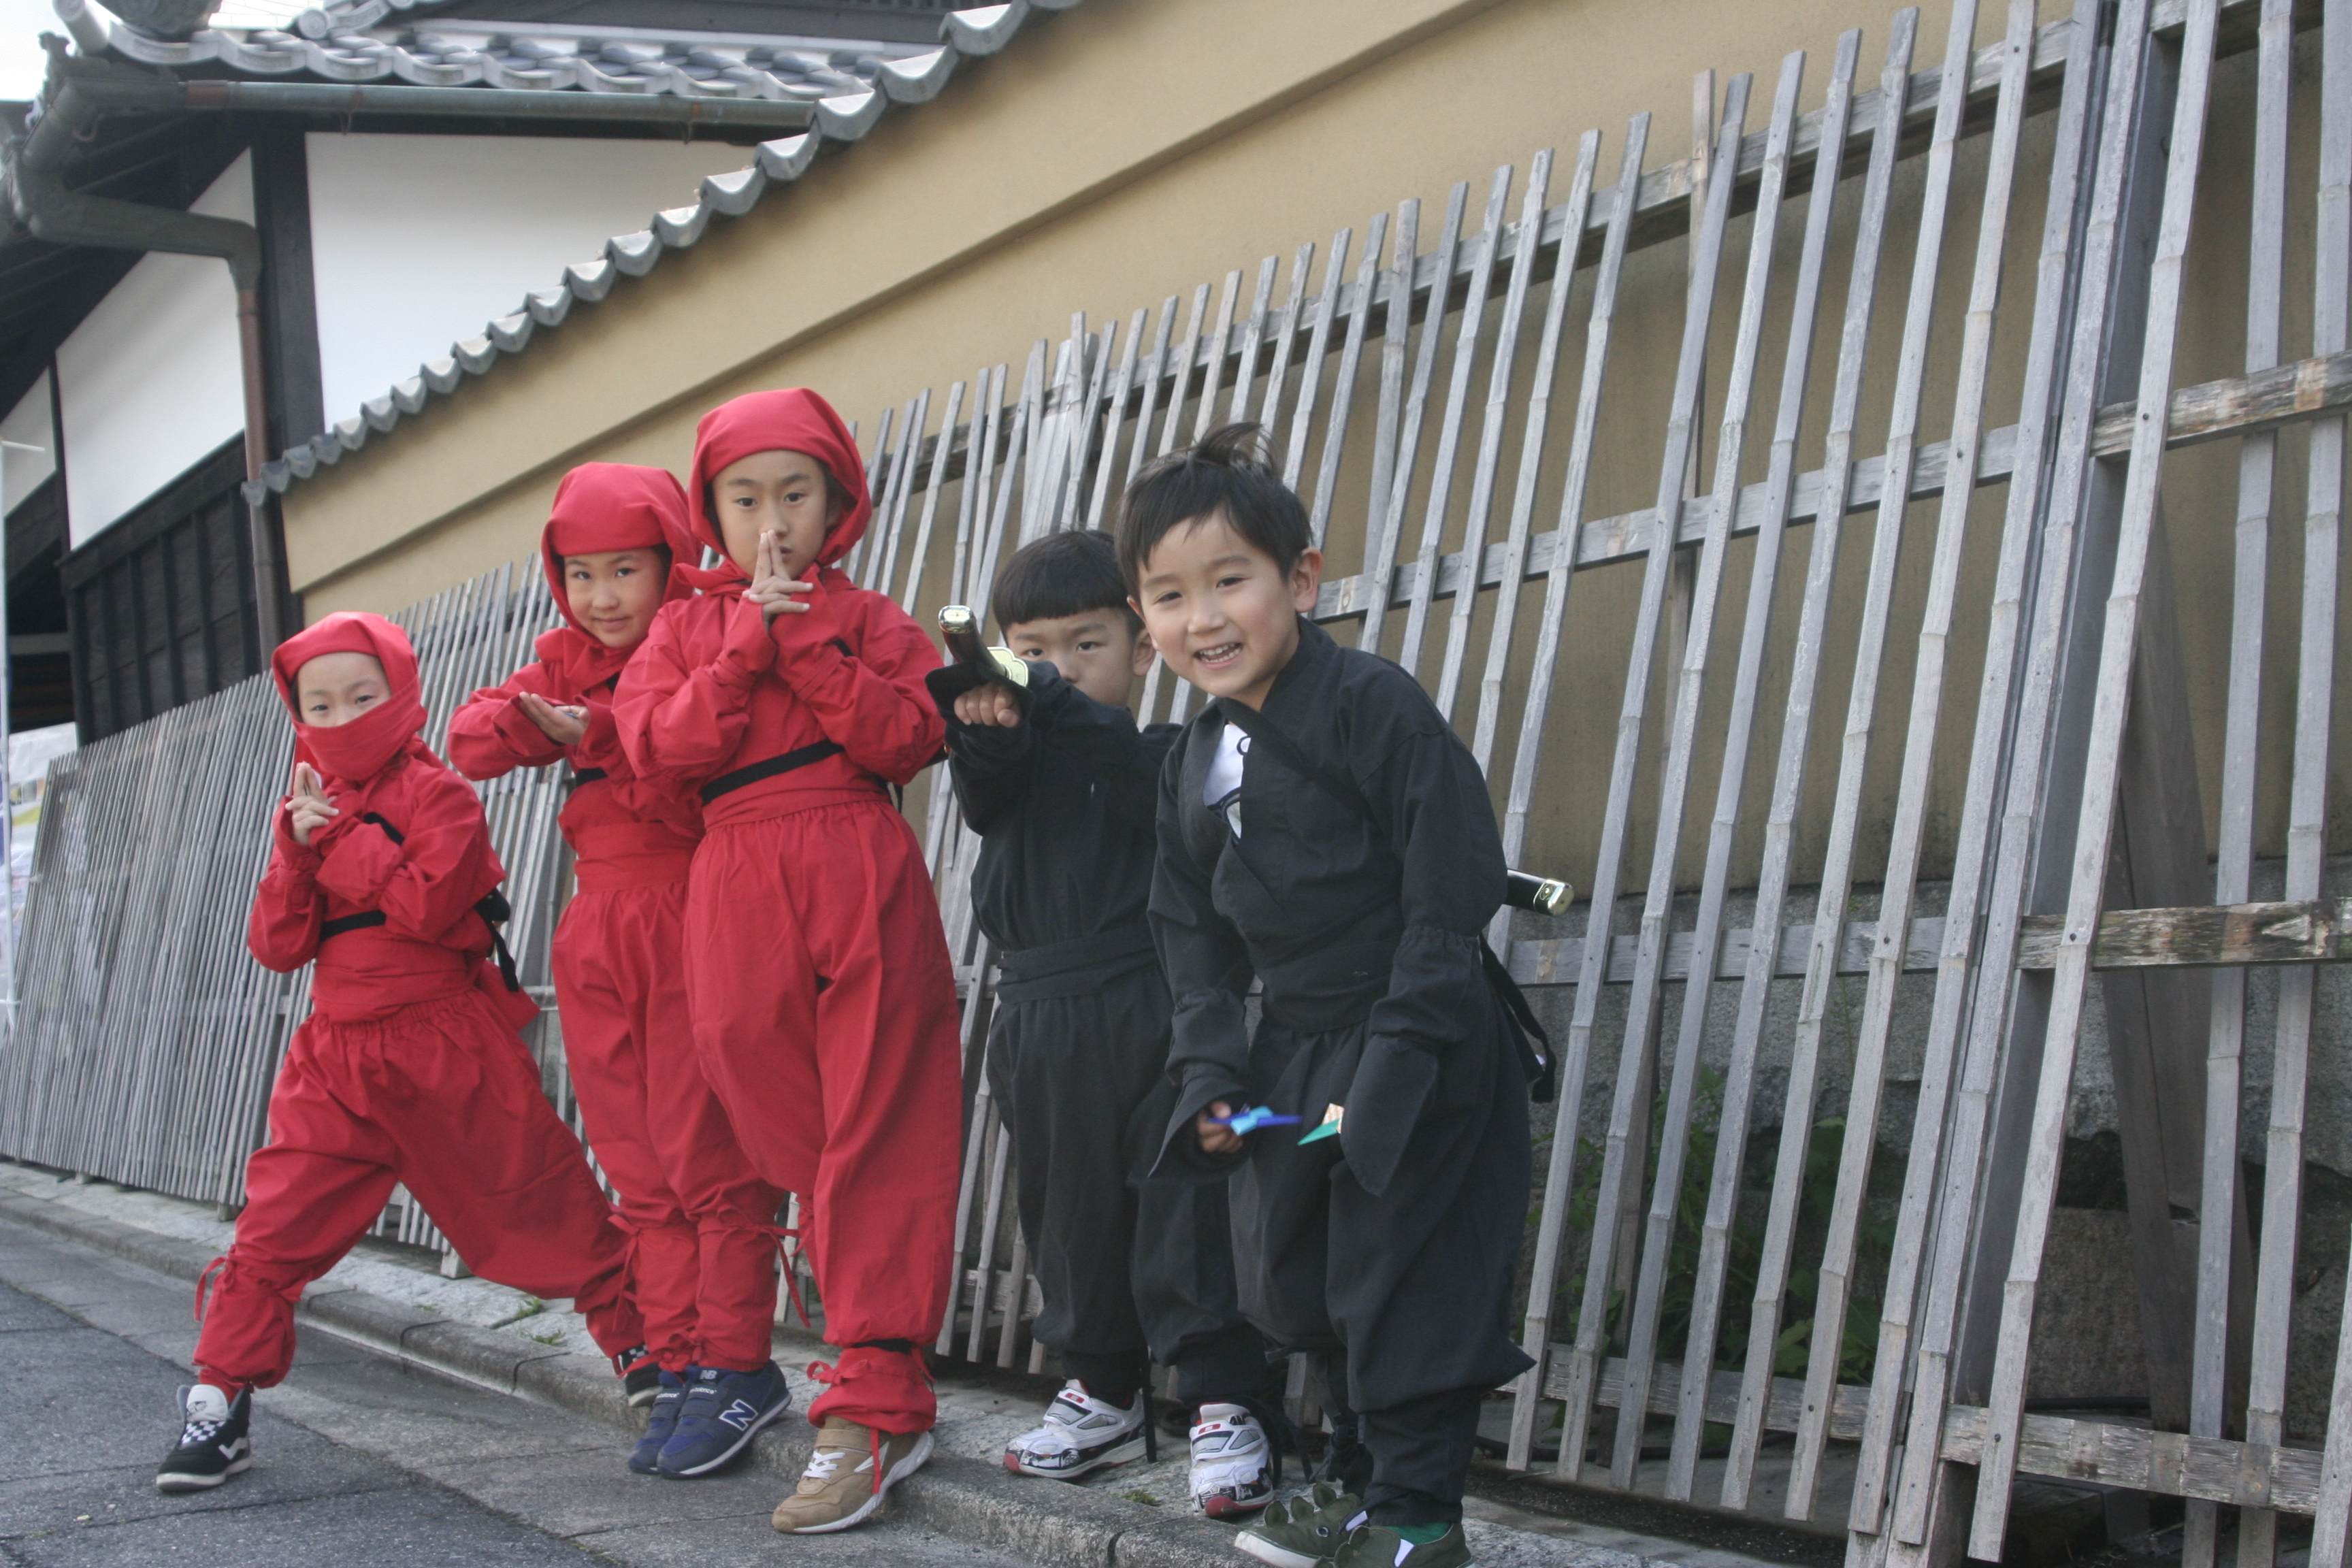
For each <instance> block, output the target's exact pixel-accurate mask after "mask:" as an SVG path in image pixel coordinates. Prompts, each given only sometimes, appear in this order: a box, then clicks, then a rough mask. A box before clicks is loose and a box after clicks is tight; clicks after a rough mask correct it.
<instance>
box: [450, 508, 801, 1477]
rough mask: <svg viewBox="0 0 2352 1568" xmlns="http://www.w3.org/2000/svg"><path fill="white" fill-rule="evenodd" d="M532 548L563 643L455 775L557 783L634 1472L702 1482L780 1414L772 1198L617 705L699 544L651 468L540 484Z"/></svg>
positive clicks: (578, 1024)
mask: <svg viewBox="0 0 2352 1568" xmlns="http://www.w3.org/2000/svg"><path fill="white" fill-rule="evenodd" d="M540 549H541V555H542V557H543V558H544V562H545V565H546V568H547V581H548V584H549V586H550V587H551V588H552V589H553V590H554V592H555V603H556V607H557V608H558V609H559V610H561V611H562V615H563V618H564V620H565V621H566V622H567V623H569V624H568V625H565V626H558V627H557V628H556V629H554V630H553V631H551V632H549V633H547V634H546V635H545V636H543V637H541V638H540V639H539V642H538V644H537V646H536V647H535V648H534V650H533V651H534V652H536V653H537V654H538V656H539V657H538V658H537V659H536V660H535V661H534V662H532V663H530V664H527V665H525V666H524V667H523V668H521V669H520V670H517V671H516V672H515V674H514V676H513V677H512V678H511V679H509V680H508V681H507V682H506V684H505V685H503V686H493V687H488V688H485V689H482V690H479V691H477V692H475V693H474V694H473V695H472V696H470V697H468V698H467V699H466V700H465V703H464V704H463V706H461V707H460V708H459V709H458V710H457V716H456V717H455V718H454V719H452V720H451V721H450V723H449V760H450V762H451V763H454V764H455V765H456V766H457V771H458V772H459V773H464V774H465V775H466V776H467V778H471V779H488V778H496V777H498V776H499V775H500V774H502V773H509V772H511V771H512V770H513V769H515V768H518V767H526V768H536V767H547V766H550V765H552V764H554V763H562V762H566V761H569V762H570V763H571V764H572V770H573V772H572V792H571V795H570V796H569V797H568V798H567V799H566V800H565V802H564V805H563V815H562V822H561V826H562V830H563V837H564V840H565V841H566V842H567V843H569V844H570V845H571V846H572V855H573V862H572V872H573V877H574V879H575V882H576V885H577V891H576V892H575V893H574V894H573V896H572V901H571V902H570V903H569V904H567V905H566V906H565V907H564V911H563V921H562V925H560V926H559V927H558V928H557V929H556V932H555V952H554V969H555V991H556V995H557V996H558V997H559V998H560V999H561V1001H562V1018H563V1050H564V1055H565V1056H566V1058H569V1060H570V1062H571V1065H572V1089H573V1091H574V1092H575V1093H576V1094H577V1095H578V1096H579V1098H580V1114H581V1118H582V1120H583V1121H584V1122H585V1123H586V1125H587V1133H588V1142H589V1144H590V1146H591V1147H593V1149H594V1150H595V1151H596V1158H597V1161H598V1163H601V1164H602V1165H603V1166H604V1173H605V1175H606V1176H607V1177H609V1178H610V1179H611V1181H612V1184H613V1188H614V1192H615V1193H616V1194H619V1198H620V1207H621V1222H622V1224H623V1225H625V1226H627V1227H628V1229H629V1231H630V1232H631V1234H632V1235H633V1236H634V1237H635V1247H636V1250H635V1269H634V1272H635V1277H636V1285H637V1305H638V1308H639V1309H640V1310H642V1311H643V1312H644V1313H645V1318H646V1345H647V1347H648V1351H649V1355H650V1358H651V1359H650V1360H649V1362H648V1363H647V1364H646V1367H645V1368H644V1369H642V1370H643V1371H644V1372H645V1373H646V1377H645V1380H644V1381H645V1387H644V1398H645V1400H646V1402H649V1403H650V1404H651V1405H652V1406H653V1412H652V1416H651V1419H650V1420H649V1421H648V1422H647V1424H646V1435H645V1437H644V1439H643V1440H642V1441H640V1442H639V1443H638V1444H637V1446H636V1449H635V1452H634V1453H633V1454H632V1455H631V1456H630V1458H629V1468H631V1469H633V1470H635V1471H638V1472H639V1473H641V1474H645V1475H661V1476H667V1477H670V1478H672V1479H683V1478H687V1477H692V1476H703V1475H709V1473H711V1472H712V1471H714V1470H716V1469H718V1468H719V1467H720V1466H721V1465H723V1464H725V1463H726V1462H727V1461H728V1460H730V1459H731V1458H734V1457H735V1456H736V1455H737V1454H738V1453H740V1452H741V1451H742V1449H743V1448H744V1447H745V1446H746V1445H748V1444H749V1443H750V1442H751V1439H752V1438H753V1437H754V1436H757V1435H758V1433H759V1430H760V1428H761V1427H762V1426H766V1425H768V1424H769V1423H770V1422H772V1421H773V1420H775V1419H776V1418H777V1417H778V1416H780V1415H783V1413H784V1412H785V1411H787V1410H789V1409H790V1408H791V1407H792V1394H791V1390H790V1389H789V1388H788V1387H787V1386H786V1385H785V1383H784V1377H783V1373H782V1372H780V1371H778V1370H777V1367H776V1363H775V1362H774V1361H773V1360H772V1357H771V1355H770V1331H771V1327H772V1323H773V1321H774V1318H775V1306H776V1261H775V1239H774V1231H775V1224H774V1221H775V1214H776V1205H777V1202H778V1200H779V1198H780V1196H781V1194H779V1193H778V1192H777V1190H776V1189H775V1188H774V1187H772V1186H770V1185H768V1184H766V1183H764V1182H762V1181H761V1179H760V1176H759V1173H758V1172H756V1171H755V1170H753V1169H752V1167H751V1161H750V1160H749V1159H748V1158H747V1157H746V1156H745V1154H744V1153H743V1151H742V1148H741V1146H740V1144H738V1143H737V1142H736V1141H735V1134H734V1132H733V1131H732V1130H731V1129H730V1127H729V1126H728V1124H727V1114H726V1112H725V1111H724V1110H721V1109H720V1108H719V1100H718V1099H717V1097H716V1096H714V1095H713V1094H712V1093H711V1091H710V1085H709V1081H708V1080H707V1079H704V1077H703V1076H702V1069H701V1067H700V1066H699V1064H698V1062H697V1061H696V1059H695V1050H694V1037H693V1031H692V1029H691V1027H690V1026H689V1025H688V1019H687V1007H686V976H685V974H684V973H683V972H682V969H681V964H682V962H683V953H684V931H685V923H686V878H687V868H688V865H690V864H691V863H692V861H693V858H694V847H695V845H696V844H697V843H698V842H699V841H700V840H701V837H702V806H701V802H700V801H699V800H698V799H697V798H695V797H694V796H693V795H691V794H690V793H689V794H688V795H678V794H677V793H675V792H674V791H672V790H670V789H668V788H666V787H663V786H661V785H658V784H653V783H650V782H648V781H646V780H644V779H640V778H638V777H637V776H636V775H635V773H633V772H632V771H631V769H630V767H629V763H628V758H627V757H626V756H625V755H624V754H623V753H622V751H621V748H620V742H619V734H618V731H616V730H615V729H614V724H613V707H612V703H613V691H614V685H615V683H617V682H618V681H619V679H620V677H621V670H622V668H623V667H624V666H625V665H626V664H627V663H628V662H629V656H630V655H631V654H633V653H635V651H636V649H637V648H638V647H639V646H640V645H641V644H643V642H644V641H645V637H646V630H647V629H648V628H649V627H650V626H652V625H653V621H654V616H655V613H656V611H658V610H659V609H660V608H661V606H662V605H663V604H664V602H665V601H667V600H673V599H682V598H685V597H688V595H690V594H691V593H692V590H691V589H690V588H688V586H687V584H686V582H685V580H684V578H683V577H682V576H681V575H680V574H679V573H678V571H677V568H679V567H683V566H690V565H692V564H693V563H695V562H697V561H698V560H700V559H701V555H702V547H701V545H700V544H699V543H698V542H696V540H695V538H694V536H693V534H692V533H691V532H689V531H688V525H687V508H686V492H685V491H684V490H682V489H678V484H677V479H674V478H672V477H671V476H670V474H669V473H668V471H667V470H666V469H662V468H636V467H634V466H631V465H629V464H625V463H589V464H586V465H584V466H583V467H581V468H574V469H572V471H571V472H570V473H569V474H566V475H565V476H564V477H563V482H562V484H560V485H558V486H557V487H556V490H555V504H554V507H553V508H552V510H551V512H550V514H549V516H548V521H547V528H546V531H545V532H544V533H542V534H541V542H540ZM656 1368H657V1369H658V1381H657V1382H656V1375H655V1373H656ZM639 1370H640V1369H636V1368H632V1369H631V1375H632V1377H635V1376H636V1375H637V1373H638V1372H639ZM632 1392H633V1394H634V1393H635V1390H634V1389H633V1391H632Z"/></svg>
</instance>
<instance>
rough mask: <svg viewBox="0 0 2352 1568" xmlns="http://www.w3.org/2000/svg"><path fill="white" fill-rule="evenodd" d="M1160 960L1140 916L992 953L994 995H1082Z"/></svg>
mask: <svg viewBox="0 0 2352 1568" xmlns="http://www.w3.org/2000/svg"><path fill="white" fill-rule="evenodd" d="M1159 960H1160V955H1159V953H1158V952H1157V951H1156V950H1155V949H1154V948H1153V947H1152V945H1151V928H1150V926H1148V925H1146V924H1145V923H1144V922H1143V921H1130V922H1129V923H1128V924H1126V925H1121V926H1113V927H1112V928H1111V929H1110V930H1108V931H1097V932H1095V933H1094V934H1093V935H1092V936H1080V937H1072V938H1071V939H1070V940H1069V941H1067V942H1047V943H1046V944H1045V945H1044V946H1042V947H1024V948H1018V949H1014V950H1013V951H1010V952H1001V953H999V954H997V957H996V999H997V1000H998V1001H1000V1002H1042V1001H1045V999H1046V998H1048V997H1054V996H1083V995H1085V994H1087V993H1088V992H1091V991H1098V990H1100V989H1102V987H1104V986H1105V985H1108V984H1110V983H1111V982H1112V981H1114V980H1118V979H1121V978H1123V977H1125V976H1127V975H1129V974H1132V973H1135V972H1136V971H1138V970H1140V969H1147V968H1150V966H1151V965H1152V964H1154V963H1158V962H1159Z"/></svg>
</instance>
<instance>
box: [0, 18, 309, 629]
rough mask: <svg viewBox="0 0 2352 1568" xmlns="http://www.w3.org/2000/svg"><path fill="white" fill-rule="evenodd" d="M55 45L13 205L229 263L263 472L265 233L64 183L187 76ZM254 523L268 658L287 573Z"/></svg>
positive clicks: (50, 230)
mask: <svg viewBox="0 0 2352 1568" xmlns="http://www.w3.org/2000/svg"><path fill="white" fill-rule="evenodd" d="M43 42H44V43H46V44H47V45H48V47H49V74H48V79H47V81H46V82H45V83H43V84H42V89H41V98H40V101H39V103H38V104H37V106H36V109H35V112H34V115H33V116H32V117H31V121H30V124H29V128H28V130H27V132H26V134H25V135H24V136H22V137H19V138H12V139H11V140H10V141H9V142H7V145H6V147H5V167H0V185H5V192H6V196H7V203H8V207H9V209H10V210H11V211H12V212H14V213H15V215H16V218H17V219H18V220H19V221H20V222H22V223H23V224H24V226H25V227H26V229H28V230H29V231H31V233H32V234H33V235H34V236H35V237H37V238H40V239H45V240H47V241H48V242H50V243H51V244H53V245H87V246H98V247H104V248H107V249H113V250H138V251H162V252H164V253H166V254H169V255H175V256H216V257H219V258H221V259H222V260H224V261H226V262H227V263H228V270H229V277H230V279H231V280H232V281H233V282H234V283H235V284H236V328H237V352H238V358H239V360H240V362H241V363H242V367H243V371H244V379H245V477H246V479H247V481H248V482H249V481H251V480H255V479H259V478H260V477H261V468H262V465H263V464H264V463H266V462H268V460H269V450H268V397H267V395H266V386H265V383H264V381H263V377H262V355H261V235H260V232H259V231H258V230H257V229H256V228H255V227H254V226H252V225H251V224H245V223H238V222H236V220H235V219H233V218H223V217H205V216H201V215H199V214H195V213H185V212H174V211H173V210H172V209H170V208H168V207H153V206H148V205H144V204H143V203H139V202H126V201H118V200H116V199H115V198H113V197H111V196H93V195H83V194H82V193H80V192H79V191H72V190H68V189H67V188H66V184H65V179H64V172H65V170H66V168H67V167H68V165H69V164H70V163H71V162H72V159H73V156H74V153H75V142H76V141H77V140H78V139H79V137H80V136H81V135H82V134H83V133H85V132H87V131H88V130H89V128H90V126H91V125H92V124H94V123H95V122H96V121H97V120H98V118H99V116H100V114H101V113H103V112H105V111H107V110H150V111H157V112H164V111H170V110H177V109H179V108H181V107H182V105H183V101H184V100H183V97H182V91H181V84H180V83H179V82H178V81H176V80H174V79H171V78H168V77H166V78H162V79H158V78H156V77H154V76H152V75H150V74H148V73H147V72H144V71H140V70H135V69H131V68H126V67H122V66H118V65H114V64H112V63H111V62H109V61H104V60H92V59H80V58H73V57H70V56H68V55H67V54H66V52H65V45H64V41H63V40H62V39H58V38H56V37H45V38H44V39H43ZM246 516H247V527H248V528H249V530H250V531H251V546H252V552H253V578H254V618H255V624H256V629H257V632H258V633H259V637H260V643H261V657H262V658H263V659H264V660H265V661H266V660H267V659H268V657H269V654H270V650H271V649H273V648H275V647H277V646H278V643H279V642H281V641H283V640H284V636H285V626H284V622H283V614H282V611H283V606H284V598H283V591H282V589H281V587H280V584H282V583H283V582H284V581H285V573H284V570H283V569H282V567H281V566H280V564H279V563H278V544H277V540H276V537H275V536H274V535H273V534H272V533H271V531H270V530H269V526H268V513H267V512H266V511H265V510H263V508H261V507H248V508H247V513H246Z"/></svg>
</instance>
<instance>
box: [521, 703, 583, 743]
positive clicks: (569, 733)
mask: <svg viewBox="0 0 2352 1568" xmlns="http://www.w3.org/2000/svg"><path fill="white" fill-rule="evenodd" d="M515 702H516V704H517V705H518V706H519V707H520V708H521V709H522V711H523V716H524V717H525V718H527V719H529V720H530V721H531V722H532V723H534V724H536V725H538V726H539V729H540V732H541V734H543V735H545V736H546V737H547V738H548V739H549V740H551V741H552V742H555V743H556V744H557V745H559V746H576V745H578V744H579V743H580V742H582V741H584V740H586V739H587V738H588V710H587V709H585V708H559V707H557V706H556V705H555V704H554V703H552V702H550V701H549V700H547V699H546V698H544V697H541V695H540V694H539V693H538V692H536V691H526V692H523V693H522V694H521V695H520V696H519V697H517V698H516V699H515Z"/></svg>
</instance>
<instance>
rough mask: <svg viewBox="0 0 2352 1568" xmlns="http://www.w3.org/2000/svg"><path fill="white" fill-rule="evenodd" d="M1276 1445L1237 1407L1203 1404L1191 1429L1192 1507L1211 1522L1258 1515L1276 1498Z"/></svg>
mask: <svg viewBox="0 0 2352 1568" xmlns="http://www.w3.org/2000/svg"><path fill="white" fill-rule="evenodd" d="M1275 1479H1276V1477H1275V1468H1274V1445H1273V1444H1272V1443H1271V1442H1269V1441H1268V1440H1267V1438H1266V1435H1265V1427H1264V1426H1261V1425H1260V1424H1259V1422H1258V1418H1257V1417H1256V1416H1255V1415H1251V1414H1250V1413H1249V1411H1248V1410H1247V1409H1245V1408H1244V1407H1243V1406H1241V1405H1202V1406H1201V1419H1200V1420H1199V1421H1198V1422H1197V1423H1195V1424H1194V1426H1193V1427H1192V1502H1193V1505H1194V1506H1195V1507H1197V1508H1198V1509H1199V1510H1201V1511H1202V1513H1205V1514H1207V1515H1208V1516H1209V1517H1210V1518H1211V1519H1239V1518H1241V1517H1242V1516H1243V1515H1244V1514H1252V1513H1255V1512H1257V1511H1258V1510H1260V1509H1262V1508H1264V1507H1265V1505H1266V1503H1267V1502H1268V1501H1269V1500H1271V1499H1272V1498H1273V1496H1274V1483H1275Z"/></svg>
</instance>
